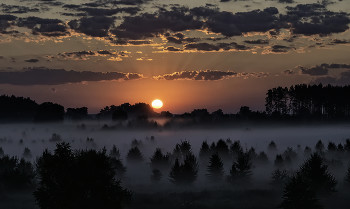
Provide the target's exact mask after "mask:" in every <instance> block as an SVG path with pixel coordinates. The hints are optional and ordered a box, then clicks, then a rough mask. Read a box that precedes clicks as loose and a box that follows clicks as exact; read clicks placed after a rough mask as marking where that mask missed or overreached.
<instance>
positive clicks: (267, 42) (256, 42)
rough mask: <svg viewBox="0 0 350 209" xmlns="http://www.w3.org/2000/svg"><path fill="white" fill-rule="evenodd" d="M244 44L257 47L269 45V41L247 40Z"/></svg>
mask: <svg viewBox="0 0 350 209" xmlns="http://www.w3.org/2000/svg"><path fill="white" fill-rule="evenodd" d="M244 42H245V43H247V44H255V45H260V44H269V40H263V39H257V40H245V41H244Z"/></svg>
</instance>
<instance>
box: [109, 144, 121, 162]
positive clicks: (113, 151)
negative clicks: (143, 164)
mask: <svg viewBox="0 0 350 209" xmlns="http://www.w3.org/2000/svg"><path fill="white" fill-rule="evenodd" d="M109 156H111V157H113V158H116V159H120V151H119V149H118V147H117V146H115V145H113V147H112V149H111V151H110V152H109Z"/></svg>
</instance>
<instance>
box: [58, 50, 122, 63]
mask: <svg viewBox="0 0 350 209" xmlns="http://www.w3.org/2000/svg"><path fill="white" fill-rule="evenodd" d="M91 56H117V57H118V59H119V60H118V61H122V59H121V58H120V57H127V53H126V52H125V51H119V52H117V51H110V50H99V51H85V50H84V51H76V52H63V53H59V54H58V57H59V58H63V59H73V60H86V59H87V58H88V57H91ZM112 60H113V59H112Z"/></svg>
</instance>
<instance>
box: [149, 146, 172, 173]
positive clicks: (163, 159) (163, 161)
mask: <svg viewBox="0 0 350 209" xmlns="http://www.w3.org/2000/svg"><path fill="white" fill-rule="evenodd" d="M169 158H170V156H169V155H167V154H165V155H164V154H163V152H162V150H161V149H160V148H157V149H156V151H155V152H154V153H153V156H152V157H151V159H150V160H151V168H152V170H155V169H156V170H164V169H166V168H168V167H169V163H170V159H169Z"/></svg>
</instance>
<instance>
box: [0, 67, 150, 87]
mask: <svg viewBox="0 0 350 209" xmlns="http://www.w3.org/2000/svg"><path fill="white" fill-rule="evenodd" d="M141 78H143V76H142V75H141V74H137V73H122V72H91V71H73V70H71V71H67V70H63V69H47V68H29V69H25V70H24V71H16V72H9V71H0V84H12V85H60V84H66V83H79V82H83V81H104V80H135V79H141Z"/></svg>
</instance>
